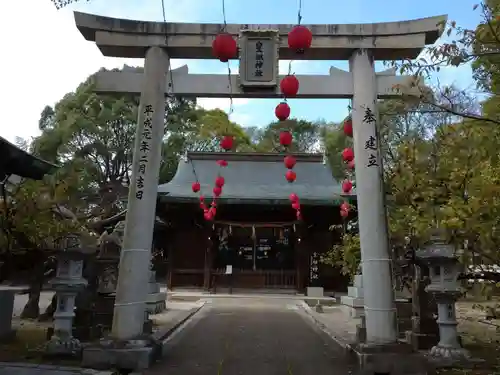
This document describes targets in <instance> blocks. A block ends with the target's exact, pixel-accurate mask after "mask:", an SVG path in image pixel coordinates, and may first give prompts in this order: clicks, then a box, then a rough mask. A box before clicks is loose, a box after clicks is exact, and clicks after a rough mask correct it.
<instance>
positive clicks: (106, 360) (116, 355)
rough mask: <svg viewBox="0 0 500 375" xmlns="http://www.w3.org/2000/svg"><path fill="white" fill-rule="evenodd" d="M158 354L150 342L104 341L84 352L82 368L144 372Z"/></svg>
mask: <svg viewBox="0 0 500 375" xmlns="http://www.w3.org/2000/svg"><path fill="white" fill-rule="evenodd" d="M156 353H157V351H156V350H155V348H154V346H153V345H151V343H150V342H149V340H130V341H125V342H118V341H111V340H109V341H108V340H102V341H101V342H100V343H99V344H98V345H96V346H89V347H86V348H85V349H84V350H83V355H82V367H90V368H94V369H98V370H108V369H110V368H116V369H119V370H144V369H147V368H149V367H150V365H151V363H153V361H154V360H155V359H156V355H155V354H156Z"/></svg>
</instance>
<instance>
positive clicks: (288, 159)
mask: <svg viewBox="0 0 500 375" xmlns="http://www.w3.org/2000/svg"><path fill="white" fill-rule="evenodd" d="M283 161H284V162H285V167H287V168H288V169H293V167H295V164H296V163H297V160H296V159H295V158H294V157H293V156H292V155H287V156H285V159H284V160H283Z"/></svg>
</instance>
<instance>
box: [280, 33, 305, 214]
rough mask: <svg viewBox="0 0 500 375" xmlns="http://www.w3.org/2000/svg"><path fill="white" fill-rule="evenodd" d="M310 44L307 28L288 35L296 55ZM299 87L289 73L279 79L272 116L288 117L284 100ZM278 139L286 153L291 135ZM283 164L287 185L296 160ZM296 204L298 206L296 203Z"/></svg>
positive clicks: (293, 176) (294, 176)
mask: <svg viewBox="0 0 500 375" xmlns="http://www.w3.org/2000/svg"><path fill="white" fill-rule="evenodd" d="M311 42H312V33H311V31H310V30H309V29H308V28H307V27H304V26H300V25H298V26H295V27H294V28H293V29H292V30H291V31H290V32H289V33H288V46H289V48H290V49H292V50H294V51H296V52H297V53H303V52H304V51H305V50H306V49H307V48H309V47H311ZM299 87H300V84H299V80H298V79H297V77H296V76H295V75H293V74H290V73H289V74H288V75H286V76H285V77H283V78H282V79H281V81H280V91H281V93H282V94H283V98H284V101H282V102H281V103H279V104H278V105H277V106H276V108H275V110H274V114H275V115H276V117H277V118H278V120H279V121H285V120H287V119H288V118H289V117H290V112H291V111H290V106H289V105H288V103H287V101H286V100H287V98H294V97H295V96H297V93H298V92H299ZM279 137H280V144H281V146H283V147H284V149H285V151H287V150H288V148H289V147H290V146H291V144H292V140H293V136H292V133H290V132H289V131H286V130H284V131H281V132H280V136H279ZM284 163H285V167H286V169H287V171H286V173H285V178H286V180H287V181H288V182H289V183H293V182H295V180H296V179H297V173H296V172H295V171H294V170H293V168H294V167H295V164H296V163H297V160H296V159H295V158H294V157H293V156H292V155H287V156H285V159H284ZM297 202H298V201H297ZM292 204H293V203H292ZM296 204H297V205H298V203H296ZM297 212H298V213H297V215H298V216H300V210H299V211H297Z"/></svg>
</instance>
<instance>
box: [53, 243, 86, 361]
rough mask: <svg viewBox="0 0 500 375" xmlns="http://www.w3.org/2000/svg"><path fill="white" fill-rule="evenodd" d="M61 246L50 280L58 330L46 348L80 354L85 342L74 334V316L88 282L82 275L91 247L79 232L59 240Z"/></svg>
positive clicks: (62, 352) (58, 245)
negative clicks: (78, 300) (87, 245)
mask: <svg viewBox="0 0 500 375" xmlns="http://www.w3.org/2000/svg"><path fill="white" fill-rule="evenodd" d="M57 250H58V254H57V271H56V277H55V278H54V279H52V280H51V281H50V284H51V285H52V287H53V288H54V290H55V292H56V297H57V308H56V311H55V312H54V332H53V334H52V337H51V338H50V340H49V342H48V343H47V345H46V352H47V354H52V355H79V354H80V351H81V344H80V341H79V340H78V339H76V338H74V337H73V318H74V316H75V312H74V310H75V299H76V296H77V294H78V293H79V292H80V291H82V290H83V289H84V288H85V286H86V285H87V281H86V280H85V279H84V278H83V277H82V272H83V260H84V258H85V255H86V254H87V251H86V250H85V249H84V248H83V247H82V245H81V242H80V237H79V236H78V235H76V234H70V235H67V236H66V237H64V238H62V239H61V240H60V241H58V243H57Z"/></svg>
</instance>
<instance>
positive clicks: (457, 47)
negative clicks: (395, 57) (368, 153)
mask: <svg viewBox="0 0 500 375" xmlns="http://www.w3.org/2000/svg"><path fill="white" fill-rule="evenodd" d="M473 9H474V10H475V11H480V12H481V16H482V21H481V22H480V23H479V25H477V27H476V28H475V29H474V30H471V29H467V28H463V27H460V26H459V25H457V23H456V22H455V21H450V22H448V24H442V25H440V26H441V27H442V28H443V30H444V31H445V35H446V36H447V37H448V38H451V41H449V42H444V43H440V44H439V43H438V44H436V45H434V46H430V47H427V48H426V49H425V50H424V56H427V57H421V58H419V59H417V60H414V61H411V60H404V61H394V62H391V63H389V64H391V65H392V66H395V67H398V68H399V71H400V73H401V74H405V73H411V74H414V75H415V76H417V77H420V78H427V77H429V76H430V75H431V74H433V73H435V72H439V71H440V70H441V69H442V68H443V67H458V66H461V65H463V64H468V63H471V64H472V67H473V70H474V78H475V80H476V84H477V86H478V87H479V88H482V89H484V90H486V93H487V94H489V95H491V99H492V100H494V101H496V100H497V99H496V97H497V95H498V85H497V82H498V80H499V76H498V73H499V72H498V62H500V61H499V59H500V17H498V16H497V15H498V14H499V11H500V1H499V0H485V1H482V2H481V3H479V4H476V5H474V7H473ZM399 89H401V91H403V92H404V91H405V89H406V88H404V87H399ZM446 90H448V88H446V87H444V88H439V87H438V88H436V90H435V91H436V92H440V95H439V96H440V97H441V98H443V97H444V98H447V99H448V100H447V101H438V100H436V96H433V95H428V94H429V92H428V90H427V89H424V90H422V93H421V97H420V99H421V100H422V101H423V102H425V103H427V104H429V105H432V106H433V107H434V109H436V110H440V111H443V112H448V113H451V114H453V115H456V116H460V117H462V118H468V119H476V120H482V121H485V122H487V123H490V124H500V117H499V114H498V113H491V112H490V113H481V110H480V107H478V106H475V107H474V108H461V109H458V108H456V103H457V101H455V100H453V98H450V97H448V95H447V93H446ZM424 91H425V92H424ZM458 103H459V102H458Z"/></svg>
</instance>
